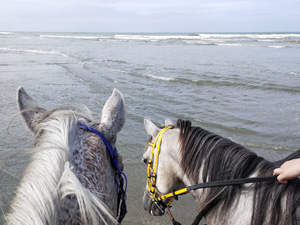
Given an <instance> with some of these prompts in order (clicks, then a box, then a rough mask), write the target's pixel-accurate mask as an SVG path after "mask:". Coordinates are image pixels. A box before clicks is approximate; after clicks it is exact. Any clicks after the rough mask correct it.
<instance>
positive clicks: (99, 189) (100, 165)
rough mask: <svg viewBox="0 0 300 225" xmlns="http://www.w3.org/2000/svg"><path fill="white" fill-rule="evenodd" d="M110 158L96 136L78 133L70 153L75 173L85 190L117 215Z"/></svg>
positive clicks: (115, 191)
mask: <svg viewBox="0 0 300 225" xmlns="http://www.w3.org/2000/svg"><path fill="white" fill-rule="evenodd" d="M109 157H110V156H109V153H108V152H107V149H106V146H105V144H104V143H103V142H102V140H100V138H99V137H98V136H97V135H96V134H94V133H91V132H89V131H86V130H83V129H80V130H79V131H78V138H77V140H76V141H75V142H74V145H73V148H72V150H71V153H70V163H71V165H72V166H73V168H74V169H73V172H74V173H75V174H76V176H77V177H78V179H79V181H80V182H81V184H82V185H83V186H84V187H85V188H87V189H89V190H91V191H92V193H93V194H95V195H96V196H97V197H98V198H99V199H100V200H101V201H102V202H103V203H105V204H106V206H107V207H108V208H109V209H110V210H111V211H112V212H113V213H115V214H116V212H117V200H116V199H117V198H116V196H117V187H116V185H115V182H114V173H115V171H114V169H113V167H112V165H111V162H110V158H109Z"/></svg>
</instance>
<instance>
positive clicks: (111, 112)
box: [101, 88, 126, 135]
mask: <svg viewBox="0 0 300 225" xmlns="http://www.w3.org/2000/svg"><path fill="white" fill-rule="evenodd" d="M125 119H126V112H125V101H124V98H123V95H122V93H121V92H120V91H119V90H118V89H116V88H115V89H114V90H113V93H112V95H111V96H110V97H109V99H108V100H107V101H106V103H105V105H104V107H103V110H102V117H101V124H102V125H103V126H104V128H106V129H107V131H108V132H109V134H110V135H116V134H117V133H118V132H119V131H120V130H121V129H122V128H123V126H124V124H125Z"/></svg>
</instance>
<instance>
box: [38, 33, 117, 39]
mask: <svg viewBox="0 0 300 225" xmlns="http://www.w3.org/2000/svg"><path fill="white" fill-rule="evenodd" d="M40 37H41V38H62V39H88V40H98V39H110V38H111V36H105V35H100V36H79V35H44V34H43V35H40Z"/></svg>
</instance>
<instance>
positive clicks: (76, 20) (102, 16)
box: [0, 0, 300, 32]
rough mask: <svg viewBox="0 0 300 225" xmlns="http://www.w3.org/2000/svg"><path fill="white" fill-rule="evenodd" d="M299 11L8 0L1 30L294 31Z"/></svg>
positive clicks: (295, 4)
mask: <svg viewBox="0 0 300 225" xmlns="http://www.w3.org/2000/svg"><path fill="white" fill-rule="evenodd" d="M299 11H300V1H298V0H229V1H224V0H63V1H62V0H43V1H42V0H9V1H3V3H2V5H1V8H0V30H20V29H21V30H22V29H23V30H24V29H25V30H27V29H31V30H42V29H43V28H45V27H46V28H47V29H48V28H49V29H50V28H51V31H126V29H127V31H129V32H130V31H136V32H139V31H143V32H144V31H149V32H153V31H158V32H162V31H166V32H170V31H174V32H178V31H183V32H184V31H188V30H190V31H198V32H201V31H216V32H217V31H221V30H222V31H226V30H227V31H233V30H232V29H233V27H236V28H235V29H243V31H246V30H247V28H249V31H250V27H251V31H253V29H254V28H255V27H256V26H257V30H262V29H265V30H266V31H267V30H270V29H275V28H276V26H278V28H277V29H276V30H278V31H280V30H283V31H284V29H285V27H284V25H285V24H286V27H287V25H288V26H289V27H290V28H289V29H291V27H292V28H293V29H294V30H298V31H299V30H300V27H299V26H298V25H297V22H296V21H300V15H299ZM279 19H280V20H279ZM247 24H249V26H248V25H247ZM276 24H281V25H280V26H281V27H279V25H276ZM250 25H251V26H250ZM78 29H79V30H78ZM235 31H238V30H235Z"/></svg>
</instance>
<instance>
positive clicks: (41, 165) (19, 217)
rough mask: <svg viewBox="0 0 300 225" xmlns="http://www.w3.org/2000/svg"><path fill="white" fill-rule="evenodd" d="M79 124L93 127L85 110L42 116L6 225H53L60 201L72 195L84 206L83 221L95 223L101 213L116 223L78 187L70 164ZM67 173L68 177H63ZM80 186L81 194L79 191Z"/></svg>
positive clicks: (64, 109)
mask: <svg viewBox="0 0 300 225" xmlns="http://www.w3.org/2000/svg"><path fill="white" fill-rule="evenodd" d="M78 123H82V124H86V125H91V123H93V118H92V116H91V114H90V112H89V111H88V110H82V109H79V108H75V107H59V108H56V109H54V110H51V111H49V112H47V113H45V114H44V115H43V118H41V121H40V123H39V125H38V126H37V129H36V133H35V147H34V148H33V149H32V152H33V156H32V158H31V162H30V164H29V166H28V167H27V169H26V171H25V173H24V177H23V179H22V181H21V183H20V186H19V188H18V190H17V195H16V198H15V199H14V200H13V203H12V205H11V210H10V214H8V216H7V221H8V223H9V224H56V223H57V219H58V218H57V217H58V211H59V210H60V203H61V200H62V198H63V197H65V196H66V195H68V194H74V195H76V196H78V199H79V200H80V201H81V202H84V205H85V207H86V208H85V209H83V208H82V207H81V215H83V216H84V217H86V216H85V215H88V216H89V218H90V219H92V220H93V221H96V219H95V215H96V214H97V215H98V216H99V217H101V218H102V216H101V214H100V213H99V211H102V212H104V215H106V216H108V217H109V218H110V219H112V220H113V221H114V223H116V221H115V220H114V218H113V217H112V216H111V215H110V213H109V212H108V210H107V208H106V207H105V206H104V204H103V203H102V202H101V201H100V200H98V199H97V198H96V197H95V195H94V194H93V193H91V192H90V191H89V190H87V189H86V188H85V187H83V186H82V185H81V184H80V182H79V180H78V178H77V177H76V176H75V174H74V173H73V170H72V165H71V164H70V163H69V160H70V154H71V151H72V148H73V143H74V140H75V139H76V137H77V135H78V133H79V130H80V128H79V127H78V126H77V125H78ZM66 165H68V166H67V167H66ZM69 165H70V166H69ZM66 171H68V173H67V174H69V175H68V176H63V174H66ZM70 174H73V176H70ZM79 185H81V187H80V190H83V191H78V189H79ZM75 187H76V188H75ZM81 205H82V203H81ZM100 206H101V207H100ZM88 210H91V211H88ZM95 210H96V212H92V211H95ZM91 217H92V218H91ZM84 219H85V218H84ZM55 221H56V222H55Z"/></svg>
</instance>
